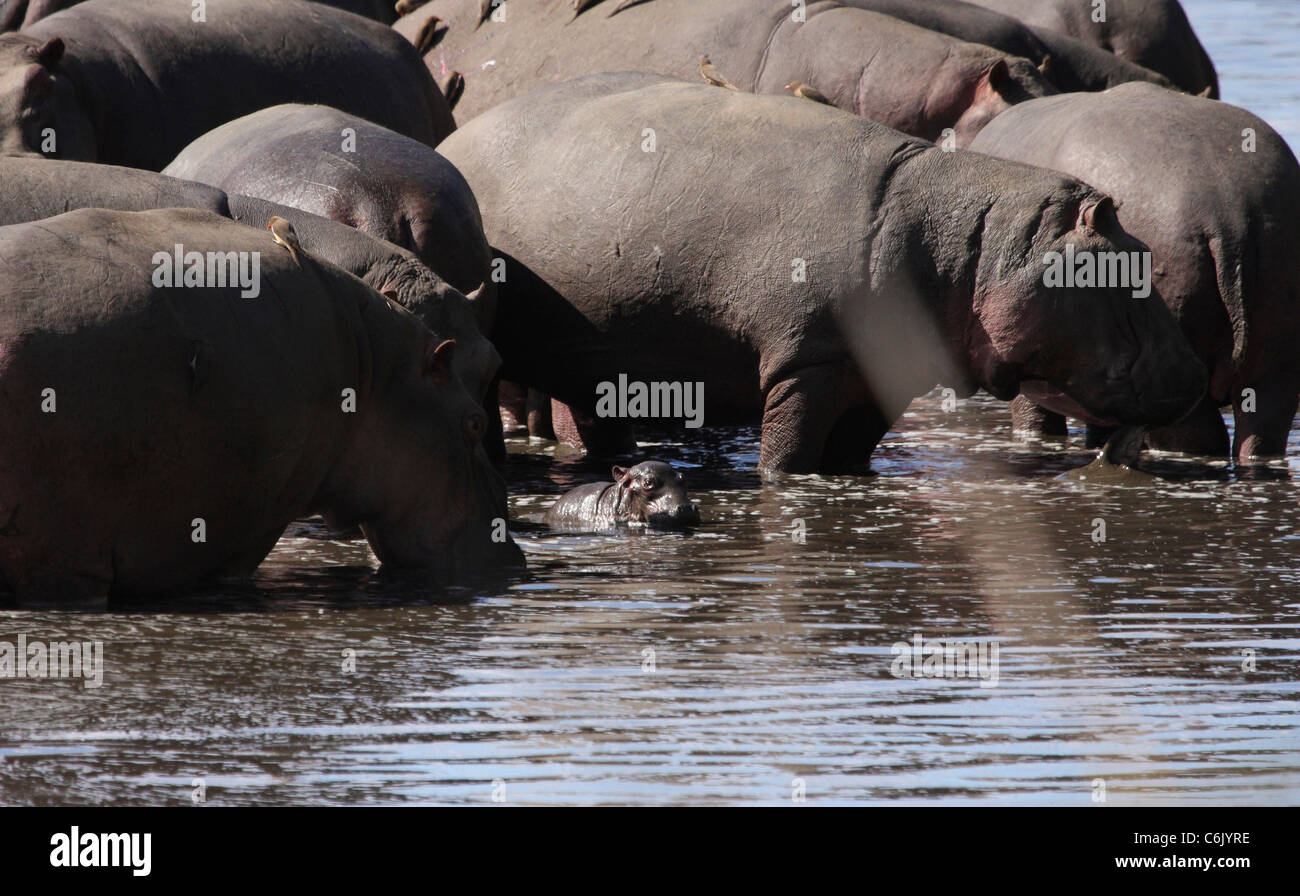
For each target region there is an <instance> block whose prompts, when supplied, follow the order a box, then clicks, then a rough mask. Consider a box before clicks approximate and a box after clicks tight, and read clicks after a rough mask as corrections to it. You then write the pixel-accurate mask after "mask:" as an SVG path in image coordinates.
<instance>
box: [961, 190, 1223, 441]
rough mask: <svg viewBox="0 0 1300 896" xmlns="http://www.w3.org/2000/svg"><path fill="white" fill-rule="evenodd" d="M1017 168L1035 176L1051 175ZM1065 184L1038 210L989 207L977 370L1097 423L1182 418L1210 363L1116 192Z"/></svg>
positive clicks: (993, 383)
mask: <svg viewBox="0 0 1300 896" xmlns="http://www.w3.org/2000/svg"><path fill="white" fill-rule="evenodd" d="M1017 168H1018V171H1017V172H1013V174H1023V176H1024V178H1025V179H1026V180H1034V179H1036V177H1037V176H1038V175H1046V174H1047V172H1042V171H1040V170H1038V169H1030V168H1020V166H1017ZM1040 183H1041V181H1040ZM1064 186H1065V187H1066V189H1065V190H1064V191H1061V190H1057V191H1056V192H1055V194H1054V195H1052V197H1051V199H1050V201H1049V202H1047V204H1046V205H1044V203H1043V202H1042V198H1041V194H1039V198H1038V199H1037V200H1036V201H1035V202H1034V203H1033V204H1032V205H1030V206H1029V209H1031V210H1032V212H1031V213H1026V211H1025V209H1024V208H1022V209H1021V210H1020V211H1019V212H1018V213H1012V217H1011V219H1010V220H1008V217H1005V216H1004V215H1006V214H1007V212H1006V210H1005V209H1004V210H999V209H998V208H997V206H998V205H999V204H1001V200H999V201H998V202H997V203H995V205H994V208H993V209H992V210H990V211H989V213H988V216H987V218H986V222H985V242H984V246H983V252H982V257H981V262H980V265H979V272H978V274H977V275H976V277H977V282H976V297H975V321H974V323H975V330H976V331H977V332H975V333H973V334H968V338H967V344H968V348H969V349H970V350H971V357H972V361H973V366H974V379H975V380H976V381H977V382H978V383H979V384H980V385H981V386H983V387H984V388H985V389H986V390H987V391H989V392H991V393H992V394H994V395H996V396H997V397H999V398H1002V399H1003V400H1009V399H1011V398H1013V397H1015V395H1016V393H1017V391H1020V390H1021V387H1022V384H1023V386H1024V392H1025V394H1026V395H1027V396H1028V397H1030V398H1032V399H1033V400H1035V401H1036V402H1038V403H1040V404H1041V405H1042V406H1044V407H1047V408H1049V409H1051V410H1055V411H1057V412H1058V413H1064V414H1068V415H1070V416H1076V417H1080V418H1082V419H1084V420H1087V421H1089V422H1093V423H1100V424H1116V423H1122V424H1144V425H1149V426H1163V425H1169V424H1172V423H1175V422H1177V421H1178V420H1180V419H1181V418H1182V417H1184V416H1185V415H1186V414H1187V413H1188V412H1189V411H1191V410H1192V408H1193V407H1195V405H1196V404H1197V403H1198V402H1199V401H1200V399H1201V396H1202V395H1203V394H1204V393H1205V389H1206V385H1207V374H1206V371H1205V367H1204V365H1202V364H1201V362H1200V360H1199V359H1198V358H1197V356H1196V355H1195V353H1194V352H1193V350H1192V348H1191V346H1190V345H1189V344H1188V343H1187V341H1186V339H1185V338H1184V336H1183V333H1182V331H1181V329H1180V328H1179V326H1178V324H1177V322H1176V321H1175V320H1174V317H1173V315H1172V314H1171V313H1170V311H1169V309H1168V308H1166V307H1165V304H1164V302H1163V301H1161V299H1160V296H1159V294H1158V293H1157V292H1155V290H1154V289H1152V288H1151V282H1152V280H1151V274H1152V265H1151V260H1150V258H1151V256H1150V254H1149V252H1148V250H1147V247H1146V245H1145V244H1143V243H1141V242H1139V241H1138V240H1137V239H1135V238H1133V237H1132V236H1130V235H1129V234H1128V233H1126V232H1125V231H1124V229H1123V228H1122V227H1121V226H1120V223H1119V221H1118V219H1117V217H1116V213H1115V207H1114V204H1113V203H1112V202H1111V200H1110V199H1109V198H1108V197H1106V196H1102V195H1101V194H1098V193H1096V192H1095V191H1093V190H1092V189H1091V188H1089V187H1086V186H1085V185H1083V184H1080V183H1078V182H1067V183H1066V184H1064ZM1021 204H1022V205H1023V203H1021ZM994 234H1000V238H995V237H994V236H993V235H994ZM995 241H996V242H997V245H991V243H994V242H995ZM1089 266H1091V269H1090V270H1091V273H1089ZM1103 275H1104V277H1103Z"/></svg>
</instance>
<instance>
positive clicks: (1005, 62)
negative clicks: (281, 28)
mask: <svg viewBox="0 0 1300 896" xmlns="http://www.w3.org/2000/svg"><path fill="white" fill-rule="evenodd" d="M616 5H617V4H615V3H613V2H609V3H607V4H602V6H599V7H596V8H594V9H590V10H587V11H585V12H584V13H583V14H581V15H579V16H578V17H577V18H576V19H572V20H570V10H569V8H567V7H566V8H564V9H563V10H561V9H559V7H558V6H557V4H556V3H553V2H547V0H511V5H510V7H509V8H508V10H507V11H506V15H505V20H504V21H502V22H497V21H495V20H493V19H492V18H488V19H487V20H486V21H484V22H482V24H481V25H480V24H478V23H479V18H480V9H481V7H480V2H479V0H432V2H430V3H429V4H427V5H426V6H423V7H421V8H420V9H419V10H417V11H416V12H415V13H413V14H411V15H409V16H405V17H404V18H403V19H401V20H400V21H399V22H398V24H397V25H396V26H395V27H396V28H397V30H398V31H400V32H401V33H403V34H406V35H408V36H409V37H411V38H412V40H416V39H417V38H418V37H419V35H420V34H421V33H422V29H423V28H424V26H425V24H426V23H427V22H428V21H430V19H431V17H435V16H436V17H438V18H440V19H442V20H443V22H444V23H445V24H446V32H445V34H444V35H443V37H442V38H441V40H440V41H439V42H438V43H437V44H436V45H435V46H434V47H433V48H432V49H430V50H428V51H427V52H426V53H425V57H424V58H425V61H426V63H427V64H428V65H429V66H430V68H431V69H432V70H433V71H434V72H435V73H441V72H443V71H445V69H446V68H447V67H451V68H454V69H456V70H458V71H460V72H462V73H464V78H465V88H464V94H463V96H462V97H461V98H460V101H459V103H458V104H457V106H456V109H457V112H458V114H459V115H460V117H461V120H468V119H470V118H472V117H474V116H475V115H478V114H480V113H482V112H483V111H485V110H487V109H489V108H491V107H492V106H495V105H496V104H498V103H500V102H503V101H505V100H507V99H510V98H511V97H514V96H517V95H519V94H521V93H524V92H526V91H528V90H531V89H533V88H534V87H537V86H539V85H542V84H546V83H553V82H557V81H563V80H566V79H569V78H575V77H578V76H581V75H589V74H594V73H597V72H605V71H623V70H633V71H645V72H654V73H658V74H663V75H671V76H673V77H677V78H683V79H685V80H688V81H693V82H697V83H704V81H703V77H702V74H701V57H707V58H708V59H709V60H710V63H711V65H712V67H713V69H714V70H716V71H717V72H718V73H719V74H720V75H721V76H723V77H724V78H725V79H726V80H727V81H729V82H731V83H732V84H733V85H735V86H736V87H738V88H739V89H740V90H743V91H748V92H753V93H764V94H784V93H785V92H786V89H787V86H789V85H791V84H793V83H794V82H796V81H797V82H801V83H803V84H807V85H810V86H811V87H812V88H814V89H815V90H816V91H818V92H819V93H820V94H822V95H823V96H824V97H825V98H826V99H827V100H828V101H829V102H830V103H832V104H834V105H836V106H838V107H839V108H841V109H844V110H846V111H849V112H853V113H855V114H858V115H862V116H864V117H866V118H870V119H872V120H873V121H880V122H883V123H885V124H888V125H890V126H891V127H895V128H898V129H899V130H902V131H905V132H907V133H909V134H913V135H915V136H918V137H923V138H925V139H927V140H939V139H940V138H941V137H942V136H943V132H944V131H945V129H949V128H951V129H952V130H953V132H954V139H955V141H956V143H957V144H958V145H965V143H966V142H967V141H968V140H969V139H970V137H971V136H972V135H973V134H974V133H976V132H977V131H978V130H979V128H980V127H981V126H982V125H983V123H984V122H985V121H987V120H988V119H990V118H992V117H993V116H995V115H997V114H998V112H1000V111H1001V110H1002V109H1005V108H1006V107H1007V106H1008V105H1009V104H1011V103H1015V102H1018V101H1020V100H1022V99H1025V98H1028V97H1031V96H1044V95H1046V94H1049V93H1053V92H1055V91H1054V90H1053V89H1052V88H1051V86H1050V85H1049V84H1048V83H1047V82H1046V81H1045V80H1044V79H1043V78H1042V76H1041V75H1040V74H1039V72H1038V71H1037V69H1035V67H1034V64H1033V63H1031V62H1029V61H1028V60H1025V59H1020V58H1018V57H1011V56H1008V55H1007V54H1005V53H1000V52H997V51H994V50H991V49H989V48H988V47H982V46H975V45H972V44H968V43H965V42H962V41H960V40H956V39H953V38H950V37H948V36H946V35H942V34H938V33H936V32H933V31H928V30H926V29H923V28H917V27H915V26H912V25H909V24H907V23H905V22H900V21H897V20H895V19H891V18H888V17H883V16H880V15H877V14H875V13H871V12H865V11H863V10H859V9H853V8H850V7H849V6H848V4H844V3H839V2H822V3H817V4H809V7H808V9H807V10H806V21H804V22H798V21H795V20H794V19H793V18H792V15H791V13H792V9H791V5H790V3H789V2H786V0H710V2H708V3H701V2H698V0H647V2H643V3H639V4H635V5H629V6H627V7H626V8H624V9H622V10H621V11H620V12H619V13H618V14H617V15H614V16H611V15H609V12H610V11H611V10H612V9H613V8H614V7H615V6H616Z"/></svg>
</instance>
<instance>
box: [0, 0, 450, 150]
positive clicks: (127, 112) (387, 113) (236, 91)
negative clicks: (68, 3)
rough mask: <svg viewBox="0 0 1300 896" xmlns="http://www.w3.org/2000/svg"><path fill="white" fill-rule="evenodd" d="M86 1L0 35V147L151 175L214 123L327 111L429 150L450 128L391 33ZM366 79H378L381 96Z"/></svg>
mask: <svg viewBox="0 0 1300 896" xmlns="http://www.w3.org/2000/svg"><path fill="white" fill-rule="evenodd" d="M203 11H204V14H205V16H206V18H205V20H204V21H202V22H196V21H194V20H193V19H192V18H191V14H192V13H196V12H197V10H196V9H194V8H192V7H191V5H190V4H189V3H158V2H156V0H88V2H86V3H81V4H78V5H76V6H74V7H72V8H70V9H66V10H64V11H63V12H60V13H56V14H55V15H52V16H50V17H49V18H45V19H41V20H40V21H39V22H36V23H35V24H33V25H32V26H31V27H30V28H27V29H26V30H24V31H22V32H18V33H13V34H4V35H0V152H3V153H4V154H5V155H18V154H26V155H36V154H44V155H46V156H51V157H55V158H62V159H80V160H83V161H99V162H108V163H112V164H119V165H129V166H131V167H134V168H149V169H152V170H154V171H157V170H158V169H160V168H162V167H163V166H164V165H166V164H167V163H168V162H170V161H171V160H172V159H173V158H174V157H175V155H176V153H178V152H180V151H181V149H183V148H184V147H185V145H186V144H187V143H189V142H190V141H191V140H193V139H194V138H195V137H198V136H199V135H200V134H203V133H205V132H207V131H210V130H211V129H212V128H214V127H216V126H217V125H219V124H223V123H225V122H227V121H230V120H232V119H235V118H238V117H240V116H241V115H245V114H247V113H249V112H252V111H254V110H256V109H261V108H263V107H265V106H270V105H275V104H276V103H284V102H308V103H311V102H318V103H327V104H329V105H332V106H336V107H338V108H340V109H344V110H346V111H351V112H357V113H360V114H363V115H365V116H366V117H367V118H368V119H369V120H371V121H375V122H377V123H379V124H382V125H384V126H385V127H388V128H391V129H393V130H395V131H398V132H399V133H402V134H406V135H407V136H408V137H412V138H414V139H416V140H420V141H423V142H424V143H427V144H428V145H430V146H433V145H436V144H437V142H438V141H439V140H441V139H442V138H443V137H445V136H446V135H447V134H448V133H450V132H451V131H452V130H453V129H454V128H455V122H454V121H453V120H452V117H451V110H450V109H449V108H448V106H447V102H446V100H445V99H444V98H443V96H442V94H441V93H440V92H439V91H438V88H437V86H436V85H435V84H434V83H433V79H432V78H431V77H430V75H429V73H428V72H427V70H425V68H424V65H423V63H422V62H421V61H420V57H419V55H418V54H417V53H415V52H414V50H413V49H412V48H411V46H410V44H408V43H407V42H406V41H405V40H402V39H401V38H400V37H398V35H396V34H395V33H394V32H393V30H392V29H391V28H388V27H385V26H383V25H380V24H379V23H377V22H370V21H367V20H364V19H362V18H360V17H358V16H354V15H351V14H350V13H346V12H342V11H340V10H337V9H333V8H331V7H329V6H321V5H318V4H315V3H306V2H302V0H277V2H275V3H265V2H262V0H207V2H206V4H205V5H204V7H203ZM376 85H382V89H380V88H377V87H376Z"/></svg>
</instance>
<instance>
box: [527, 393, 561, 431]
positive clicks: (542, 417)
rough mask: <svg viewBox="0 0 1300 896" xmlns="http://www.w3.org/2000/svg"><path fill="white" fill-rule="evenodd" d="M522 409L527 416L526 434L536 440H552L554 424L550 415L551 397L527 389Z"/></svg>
mask: <svg viewBox="0 0 1300 896" xmlns="http://www.w3.org/2000/svg"><path fill="white" fill-rule="evenodd" d="M524 407H525V409H526V411H527V414H528V434H529V435H530V436H533V437H534V438H538V439H554V438H555V424H554V422H553V415H552V414H551V396H549V395H547V394H546V393H545V392H538V391H537V390H536V389H529V390H528V398H527V400H526V401H525V404H524Z"/></svg>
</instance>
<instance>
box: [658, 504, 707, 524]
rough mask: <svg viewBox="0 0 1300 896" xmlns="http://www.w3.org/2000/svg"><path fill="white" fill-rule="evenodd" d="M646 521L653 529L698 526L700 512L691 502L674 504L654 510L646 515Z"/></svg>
mask: <svg viewBox="0 0 1300 896" xmlns="http://www.w3.org/2000/svg"><path fill="white" fill-rule="evenodd" d="M646 521H647V522H648V523H649V524H650V525H651V526H653V527H655V528H665V529H674V528H680V527H682V526H698V525H699V524H700V510H699V508H698V507H696V506H695V505H694V504H692V503H691V502H689V501H687V502H685V503H683V504H675V505H673V506H671V507H666V508H656V509H655V510H654V511H653V512H651V513H650V514H648V515H647V517H646Z"/></svg>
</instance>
